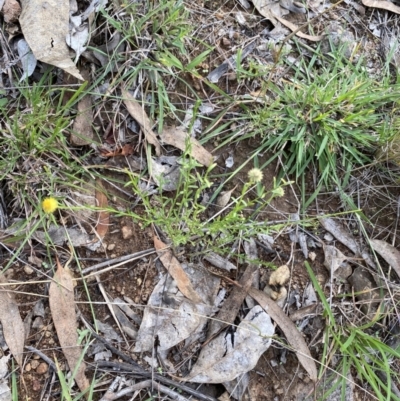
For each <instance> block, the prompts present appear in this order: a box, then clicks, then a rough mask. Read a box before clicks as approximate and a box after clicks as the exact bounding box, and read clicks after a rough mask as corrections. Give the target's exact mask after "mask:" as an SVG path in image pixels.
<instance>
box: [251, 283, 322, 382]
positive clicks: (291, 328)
mask: <svg viewBox="0 0 400 401" xmlns="http://www.w3.org/2000/svg"><path fill="white" fill-rule="evenodd" d="M249 295H250V296H251V297H253V298H254V299H255V300H256V301H257V302H258V303H259V304H260V305H261V306H262V307H263V309H264V310H265V311H266V312H267V313H268V314H269V315H270V316H271V319H272V320H274V321H275V323H276V324H277V325H278V326H279V327H280V328H281V330H282V331H283V333H284V334H285V336H286V339H287V341H288V342H289V344H290V345H291V347H292V348H293V350H294V351H295V352H296V355H297V358H298V359H299V362H300V363H301V365H302V366H303V368H304V369H305V370H306V372H307V373H308V374H309V376H310V378H311V380H313V381H316V380H317V366H316V364H315V362H314V359H313V357H312V356H311V354H310V350H309V349H308V347H307V344H306V342H305V341H304V338H303V336H302V334H301V333H300V332H299V330H297V327H296V325H295V324H294V323H293V322H292V321H291V320H290V319H289V318H288V317H287V316H286V315H285V313H284V312H283V310H282V309H281V308H280V307H279V306H278V305H277V304H276V303H275V302H274V301H273V300H272V299H271V298H269V297H268V295H266V294H264V293H263V292H262V291H260V290H257V289H255V288H253V287H252V288H250V290H249Z"/></svg>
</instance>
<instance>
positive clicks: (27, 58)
mask: <svg viewBox="0 0 400 401" xmlns="http://www.w3.org/2000/svg"><path fill="white" fill-rule="evenodd" d="M17 49H18V56H19V57H20V59H21V64H22V69H23V70H24V73H23V74H22V76H21V78H20V80H19V82H21V81H23V80H25V79H26V78H28V77H30V76H31V75H32V74H33V71H35V68H36V64H37V60H36V57H35V56H34V55H33V53H32V50H31V49H30V47H29V45H28V42H27V41H26V40H25V39H20V40H19V41H18V44H17Z"/></svg>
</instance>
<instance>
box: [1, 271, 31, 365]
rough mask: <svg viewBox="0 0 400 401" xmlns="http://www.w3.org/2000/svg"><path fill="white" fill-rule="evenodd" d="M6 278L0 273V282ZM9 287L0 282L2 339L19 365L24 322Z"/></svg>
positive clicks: (22, 347)
mask: <svg viewBox="0 0 400 401" xmlns="http://www.w3.org/2000/svg"><path fill="white" fill-rule="evenodd" d="M6 282H7V280H6V279H5V278H4V276H3V275H2V274H0V283H6ZM7 288H9V287H2V286H1V284H0V322H1V324H2V326H3V334H4V339H5V341H6V343H7V345H8V348H10V351H11V353H12V354H13V356H14V358H15V360H16V361H17V363H18V365H19V366H22V355H23V352H24V342H25V329H24V322H23V321H22V319H21V316H20V314H19V310H18V305H17V302H16V301H15V298H14V294H13V293H12V291H7Z"/></svg>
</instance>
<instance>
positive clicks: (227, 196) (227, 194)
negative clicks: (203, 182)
mask: <svg viewBox="0 0 400 401" xmlns="http://www.w3.org/2000/svg"><path fill="white" fill-rule="evenodd" d="M236 187H237V185H235V186H234V187H233V188H232V189H231V190H229V191H224V192H221V193H220V195H219V196H218V198H217V200H216V201H215V203H216V205H217V206H219V207H225V206H226V205H227V204H228V203H229V201H230V200H231V196H232V192H233V191H234V190H235V189H236Z"/></svg>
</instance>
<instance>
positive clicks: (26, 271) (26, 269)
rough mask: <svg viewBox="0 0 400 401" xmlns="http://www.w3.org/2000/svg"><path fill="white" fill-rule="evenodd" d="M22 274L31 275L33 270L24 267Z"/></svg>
mask: <svg viewBox="0 0 400 401" xmlns="http://www.w3.org/2000/svg"><path fill="white" fill-rule="evenodd" d="M24 272H25V273H26V274H32V273H33V272H34V270H33V269H32V267H30V266H25V267H24Z"/></svg>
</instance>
